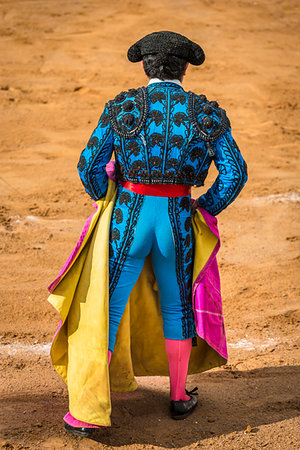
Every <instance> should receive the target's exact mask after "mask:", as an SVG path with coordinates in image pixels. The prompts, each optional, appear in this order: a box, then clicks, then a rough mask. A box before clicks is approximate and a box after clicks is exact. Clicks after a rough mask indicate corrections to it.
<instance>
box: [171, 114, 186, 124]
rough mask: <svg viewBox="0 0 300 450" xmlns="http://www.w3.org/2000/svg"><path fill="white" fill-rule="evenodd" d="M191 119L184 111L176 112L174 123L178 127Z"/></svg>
mask: <svg viewBox="0 0 300 450" xmlns="http://www.w3.org/2000/svg"><path fill="white" fill-rule="evenodd" d="M188 120H189V118H188V116H187V115H186V114H184V113H176V114H174V123H175V125H176V126H177V127H179V126H180V125H182V124H184V123H185V122H187V121H188Z"/></svg>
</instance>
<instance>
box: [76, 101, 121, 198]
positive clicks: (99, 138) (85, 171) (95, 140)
mask: <svg viewBox="0 0 300 450" xmlns="http://www.w3.org/2000/svg"><path fill="white" fill-rule="evenodd" d="M113 136H114V134H113V129H112V127H111V125H110V121H109V115H108V109H107V107H105V109H104V112H103V114H102V115H101V117H100V119H99V122H98V126H97V128H96V129H95V130H94V132H93V134H92V136H91V137H90V139H89V141H88V143H87V146H86V147H85V149H84V150H83V151H82V153H81V155H80V159H79V162H78V165H77V168H78V172H79V176H80V179H81V181H82V184H83V186H84V188H85V190H86V191H87V193H88V194H89V195H90V197H91V198H92V199H93V200H99V199H100V198H101V197H103V196H104V195H105V194H106V191H107V185H108V177H107V174H106V171H105V166H106V164H107V163H108V162H109V161H110V159H111V156H112V152H113V144H114V137H113Z"/></svg>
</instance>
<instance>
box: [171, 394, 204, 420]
mask: <svg viewBox="0 0 300 450" xmlns="http://www.w3.org/2000/svg"><path fill="white" fill-rule="evenodd" d="M197 390H198V388H197V387H195V388H194V389H193V390H192V391H190V392H189V391H187V390H185V392H186V394H187V395H189V396H190V400H178V401H174V400H171V417H172V419H175V420H183V419H186V418H187V417H188V416H189V415H190V414H191V413H192V412H193V411H194V409H195V408H196V406H197V404H198V398H197V395H198V392H196V391H197Z"/></svg>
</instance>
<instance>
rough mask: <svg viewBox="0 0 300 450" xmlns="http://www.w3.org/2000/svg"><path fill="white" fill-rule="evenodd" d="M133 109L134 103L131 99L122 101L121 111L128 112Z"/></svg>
mask: <svg viewBox="0 0 300 450" xmlns="http://www.w3.org/2000/svg"><path fill="white" fill-rule="evenodd" d="M133 109H134V103H133V101H131V100H127V101H126V102H124V103H123V111H126V112H129V111H132V110H133Z"/></svg>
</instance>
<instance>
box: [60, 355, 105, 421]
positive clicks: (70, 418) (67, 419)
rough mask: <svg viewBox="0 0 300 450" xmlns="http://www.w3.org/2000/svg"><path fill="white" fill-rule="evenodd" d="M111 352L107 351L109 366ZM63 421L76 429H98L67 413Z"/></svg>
mask: <svg viewBox="0 0 300 450" xmlns="http://www.w3.org/2000/svg"><path fill="white" fill-rule="evenodd" d="M111 354H112V353H111V351H110V350H108V354H107V365H108V366H109V363H110V360H111ZM64 421H65V422H66V423H67V424H68V425H71V427H76V428H82V427H84V428H100V427H99V426H98V425H93V424H91V423H87V422H83V421H82V420H78V419H75V417H73V416H72V414H71V413H70V411H69V412H67V414H66V415H65V417H64Z"/></svg>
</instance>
